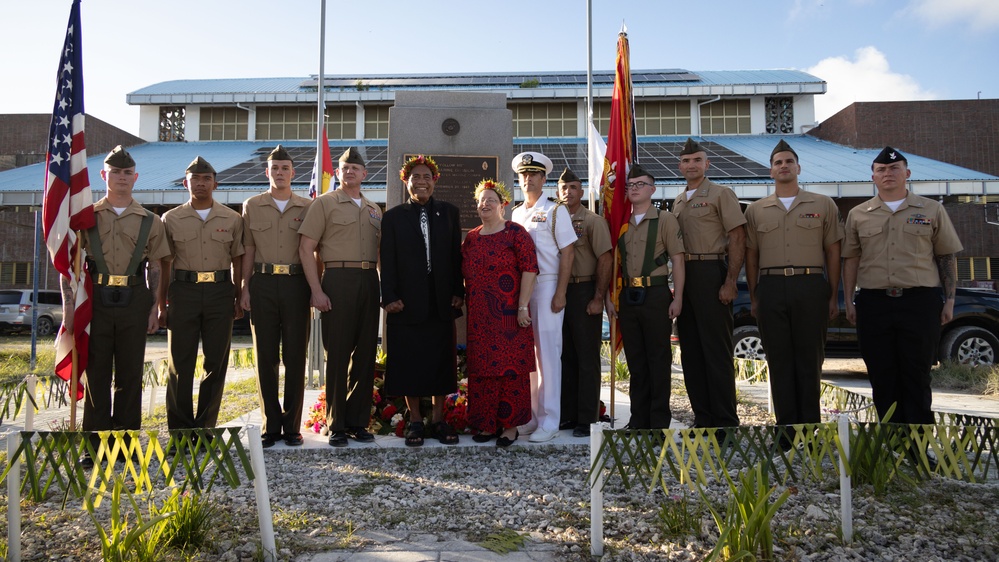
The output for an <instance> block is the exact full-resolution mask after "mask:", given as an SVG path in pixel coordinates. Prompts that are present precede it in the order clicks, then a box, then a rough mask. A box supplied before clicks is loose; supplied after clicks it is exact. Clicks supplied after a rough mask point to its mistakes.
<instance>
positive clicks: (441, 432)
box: [434, 421, 458, 445]
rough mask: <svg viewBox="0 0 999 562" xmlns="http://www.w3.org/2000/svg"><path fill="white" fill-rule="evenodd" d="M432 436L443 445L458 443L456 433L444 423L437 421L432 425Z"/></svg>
mask: <svg viewBox="0 0 999 562" xmlns="http://www.w3.org/2000/svg"><path fill="white" fill-rule="evenodd" d="M434 435H435V436H436V437H437V440H438V441H440V442H441V443H442V444H444V445H454V444H456V443H458V432H457V431H455V430H454V428H453V427H451V426H450V425H449V424H448V423H447V422H445V421H439V422H437V423H435V424H434Z"/></svg>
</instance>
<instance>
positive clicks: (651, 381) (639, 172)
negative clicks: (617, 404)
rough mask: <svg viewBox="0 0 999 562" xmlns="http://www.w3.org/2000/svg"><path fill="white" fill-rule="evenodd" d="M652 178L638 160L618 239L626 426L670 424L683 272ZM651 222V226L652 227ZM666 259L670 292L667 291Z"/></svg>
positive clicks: (676, 233) (676, 228)
mask: <svg viewBox="0 0 999 562" xmlns="http://www.w3.org/2000/svg"><path fill="white" fill-rule="evenodd" d="M655 191H656V180H655V178H654V177H653V176H652V174H650V173H648V172H646V171H645V170H644V169H642V167H641V166H639V165H638V164H636V165H634V166H632V168H631V170H630V171H629V172H628V201H629V202H630V203H631V219H630V220H629V221H628V229H627V230H626V231H625V233H624V234H623V235H622V236H621V239H620V240H619V241H618V248H620V252H619V254H618V255H619V256H620V260H621V278H622V283H623V286H622V288H621V294H620V297H619V300H618V305H617V310H616V312H615V310H614V303H613V302H611V300H610V299H607V302H608V305H607V308H608V309H609V310H610V311H611V313H616V314H617V318H618V324H619V325H620V326H621V338H622V339H623V340H624V354H625V356H626V357H627V358H628V369H629V370H630V371H631V397H632V398H631V420H629V422H628V428H630V429H664V428H667V427H669V424H670V422H671V421H672V414H671V413H670V409H669V397H670V379H671V375H670V373H671V369H672V367H671V363H672V353H671V351H670V345H669V338H670V333H671V332H672V320H673V319H675V318H676V317H677V316H680V311H681V310H682V308H683V291H684V286H685V284H686V281H685V280H686V275H685V268H684V261H683V239H682V235H681V233H680V224H679V223H678V222H677V221H676V217H674V216H673V215H672V214H670V213H667V212H665V211H660V210H659V209H658V208H657V207H655V206H654V205H652V195H653V194H654V193H655ZM653 225H654V226H653ZM670 264H671V265H672V266H673V291H672V292H670V287H669V275H670Z"/></svg>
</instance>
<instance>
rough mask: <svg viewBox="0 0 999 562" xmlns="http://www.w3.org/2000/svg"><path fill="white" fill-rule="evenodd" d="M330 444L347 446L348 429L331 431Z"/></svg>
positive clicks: (332, 445)
mask: <svg viewBox="0 0 999 562" xmlns="http://www.w3.org/2000/svg"><path fill="white" fill-rule="evenodd" d="M330 446H331V447H346V446H347V432H346V431H331V432H330Z"/></svg>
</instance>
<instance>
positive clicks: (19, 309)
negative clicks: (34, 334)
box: [0, 289, 62, 336]
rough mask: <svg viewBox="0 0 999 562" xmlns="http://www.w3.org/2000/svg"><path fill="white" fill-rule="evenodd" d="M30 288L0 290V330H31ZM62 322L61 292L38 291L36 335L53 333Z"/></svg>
mask: <svg viewBox="0 0 999 562" xmlns="http://www.w3.org/2000/svg"><path fill="white" fill-rule="evenodd" d="M32 292H33V291H32V290H31V289H4V290H2V291H0V331H5V332H20V331H30V330H31V319H32V311H31V306H32V304H31V299H32ZM60 324H62V294H61V293H60V292H59V291H38V335H39V336H48V335H52V334H53V333H55V331H56V330H57V329H58V327H59V325H60Z"/></svg>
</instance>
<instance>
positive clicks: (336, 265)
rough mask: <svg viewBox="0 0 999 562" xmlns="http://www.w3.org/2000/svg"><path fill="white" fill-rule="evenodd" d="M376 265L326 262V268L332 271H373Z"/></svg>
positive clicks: (361, 262)
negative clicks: (330, 268) (332, 269)
mask: <svg viewBox="0 0 999 562" xmlns="http://www.w3.org/2000/svg"><path fill="white" fill-rule="evenodd" d="M376 265H377V263H376V262H373V261H328V262H326V267H332V268H334V269H374V268H375V266H376Z"/></svg>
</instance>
